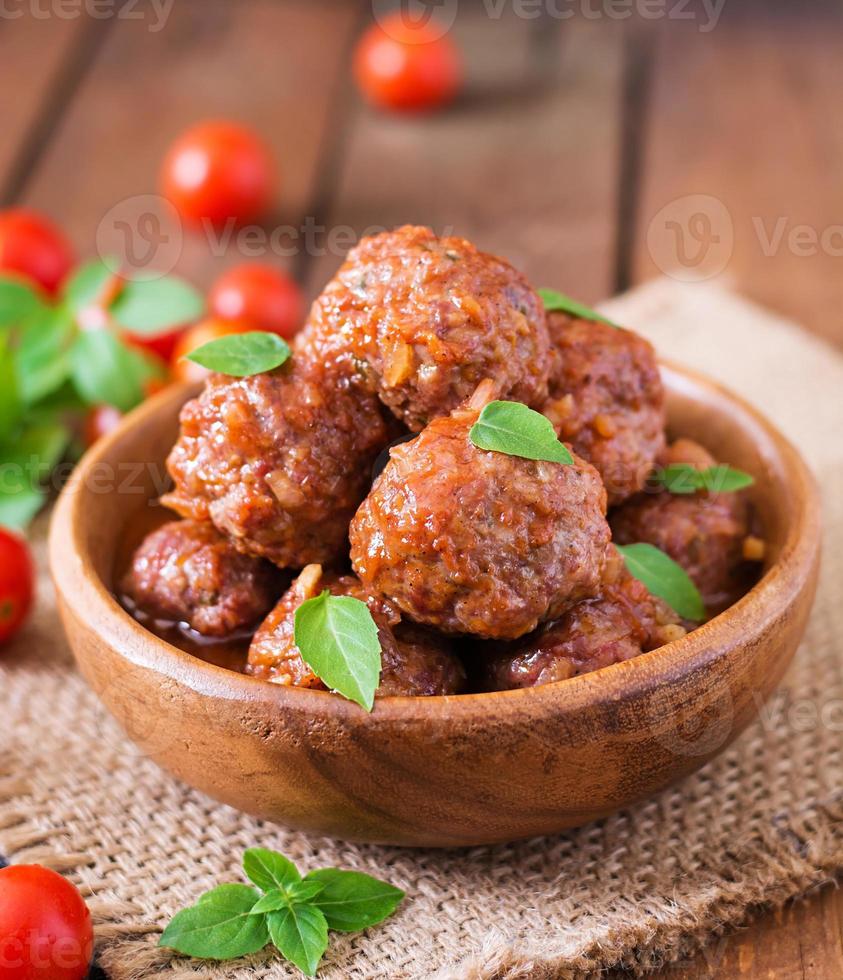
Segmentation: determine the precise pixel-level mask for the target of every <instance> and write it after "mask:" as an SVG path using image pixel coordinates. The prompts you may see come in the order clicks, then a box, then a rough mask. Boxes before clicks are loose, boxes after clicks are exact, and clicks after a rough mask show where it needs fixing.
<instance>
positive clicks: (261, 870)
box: [243, 847, 301, 892]
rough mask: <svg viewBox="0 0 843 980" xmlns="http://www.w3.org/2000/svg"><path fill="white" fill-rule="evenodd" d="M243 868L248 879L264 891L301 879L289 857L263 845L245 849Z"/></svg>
mask: <svg viewBox="0 0 843 980" xmlns="http://www.w3.org/2000/svg"><path fill="white" fill-rule="evenodd" d="M243 870H244V871H245V872H246V875H247V877H248V878H249V881H252V882H254V884H256V885H257V886H258V888H260V889H261V890H262V891H265V892H268V891H271V890H272V889H273V888H279V887H283V886H284V885H292V884H293V883H294V882H296V881H301V875H300V874H299V872H298V870H297V868H296V866H295V865H294V864H293V862H292V861H291V860H290V859H289V858H286V857H284V855H283V854H279V853H278V852H277V851H269V850H267V849H266V848H264V847H252V848H250V849H249V850H248V851H246V853H245V854H244V855H243Z"/></svg>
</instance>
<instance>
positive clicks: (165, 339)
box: [123, 327, 184, 361]
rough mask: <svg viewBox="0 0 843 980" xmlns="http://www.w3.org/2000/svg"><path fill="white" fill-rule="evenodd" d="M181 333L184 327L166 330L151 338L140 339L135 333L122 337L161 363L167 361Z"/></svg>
mask: <svg viewBox="0 0 843 980" xmlns="http://www.w3.org/2000/svg"><path fill="white" fill-rule="evenodd" d="M183 333H184V327H177V328H176V329H175V330H168V331H167V332H166V333H159V334H156V335H155V336H152V337H142V336H141V335H140V334H136V333H124V334H123V336H124V337H125V338H126V340H128V342H129V343H130V344H131V345H132V346H133V347H139V348H141V350H145V351H146V352H147V353H149V354H154V355H155V356H156V357H158V358H160V359H161V360H162V361H169V360H170V359H171V358H172V356H173V352H174V351H175V349H176V345H177V344H178V342H179V340H180V338H181V335H182V334H183Z"/></svg>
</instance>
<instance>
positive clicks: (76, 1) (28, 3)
mask: <svg viewBox="0 0 843 980" xmlns="http://www.w3.org/2000/svg"><path fill="white" fill-rule="evenodd" d="M175 2H176V0H150V2H149V3H143V2H142V0H0V20H18V19H19V18H21V17H31V18H32V19H33V20H53V19H56V20H78V19H79V18H80V17H86V18H89V19H90V20H111V19H112V18H113V19H116V20H137V21H141V20H142V21H147V22H148V23H147V30H148V31H149V33H150V34H157V33H158V32H159V31H161V30H163V29H164V27H166V25H167V21H168V20H169V19H170V14H171V13H172V12H173V5H174V4H175Z"/></svg>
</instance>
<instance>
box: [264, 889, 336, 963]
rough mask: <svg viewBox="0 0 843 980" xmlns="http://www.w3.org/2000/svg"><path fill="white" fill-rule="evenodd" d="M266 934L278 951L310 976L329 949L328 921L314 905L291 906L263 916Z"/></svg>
mask: <svg viewBox="0 0 843 980" xmlns="http://www.w3.org/2000/svg"><path fill="white" fill-rule="evenodd" d="M266 922H267V924H268V926H269V937H270V939H271V940H272V942H273V943H274V944H275V946H276V947H277V948H278V950H279V952H280V953H281V954H282V955H283V956H285V957H286V958H287V959H288V960H289V961H290V962H291V963H294V964H295V965H296V966H297V967H298V968H299V969H300V970H301V971H302V973H304V974H306V975H307V976H309V977H312V976H313V975H314V974H315V973H316V968H317V967H318V966H319V961H320V960H321V959H322V956H323V955H324V953H325V950H326V949H327V948H328V923H327V921H326V920H325V916H324V915H323V914H322V913H321V912H320V911H319V909H318V908H316V907H315V906H313V905H290V906H288V907H287V908H285V909H279V910H278V911H277V912H269V913H267V916H266Z"/></svg>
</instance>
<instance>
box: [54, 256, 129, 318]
mask: <svg viewBox="0 0 843 980" xmlns="http://www.w3.org/2000/svg"><path fill="white" fill-rule="evenodd" d="M114 266H115V263H112V266H111V267H109V266H108V265H106V263H105V262H101V261H100V260H99V259H95V260H94V261H93V262H86V263H85V265H83V266H80V267H79V268H78V269H77V270H76V272H74V274H73V275H72V276H71V277H70V279H68V281H67V282H66V283H65V284H64V286H63V287H62V298H63V299H64V301H65V303H66V304H67V307H68V309H70V310H71V311H72V312H73V313H74V314H78V313H80V312H81V311H82V310H84V309H85V308H86V307H88V306H97V305H100V304H104V303H107V301H108V299H109V295H108V294H109V286H110V285H111V283H112V282H113V280H115V279H116V278H117V276H116V275H115V273H114V272H112V268H114Z"/></svg>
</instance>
